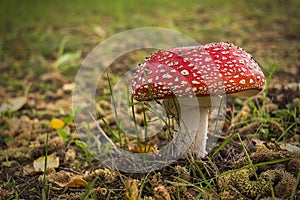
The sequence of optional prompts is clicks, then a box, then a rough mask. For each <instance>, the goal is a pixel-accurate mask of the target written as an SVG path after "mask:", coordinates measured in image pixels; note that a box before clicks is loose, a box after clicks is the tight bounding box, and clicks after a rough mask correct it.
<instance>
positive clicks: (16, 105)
mask: <svg viewBox="0 0 300 200" xmlns="http://www.w3.org/2000/svg"><path fill="white" fill-rule="evenodd" d="M26 102H27V97H26V96H22V97H16V98H11V99H7V100H6V101H4V102H3V103H2V104H1V105H0V113H1V112H5V111H7V110H10V111H18V110H19V109H21V108H22V107H23V106H24V105H25V104H26Z"/></svg>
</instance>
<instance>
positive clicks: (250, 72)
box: [131, 42, 265, 100]
mask: <svg viewBox="0 0 300 200" xmlns="http://www.w3.org/2000/svg"><path fill="white" fill-rule="evenodd" d="M264 85H265V77H264V74H263V72H262V71H261V68H260V66H259V65H258V63H257V62H256V61H255V60H254V59H253V58H252V56H251V55H250V54H249V53H247V52H246V51H244V50H243V49H242V48H240V47H237V46H235V45H233V44H231V43H226V42H218V43H210V44H206V45H203V46H188V47H178V48H174V49H169V50H160V51H158V52H157V53H155V54H153V55H151V56H150V57H149V58H146V59H145V62H144V63H143V64H140V65H139V67H138V69H137V71H136V73H135V75H134V78H133V80H132V85H131V93H132V95H133V97H134V98H135V99H136V100H153V99H165V98H170V97H194V96H197V97H201V96H209V95H220V94H234V93H236V94H240V95H242V96H252V95H254V94H257V93H258V92H260V91H261V90H262V89H263V87H264Z"/></svg>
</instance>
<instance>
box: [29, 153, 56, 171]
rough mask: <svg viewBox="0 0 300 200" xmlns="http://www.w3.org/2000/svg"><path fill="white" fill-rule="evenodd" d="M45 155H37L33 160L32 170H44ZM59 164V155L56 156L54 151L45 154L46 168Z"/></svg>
mask: <svg viewBox="0 0 300 200" xmlns="http://www.w3.org/2000/svg"><path fill="white" fill-rule="evenodd" d="M45 159H46V157H45V156H42V157H39V158H38V159H36V160H34V161H33V167H34V170H35V171H37V172H39V171H42V172H44V169H45ZM58 166H59V157H57V156H56V154H55V153H53V154H50V155H48V156H47V164H46V167H47V168H57V167H58Z"/></svg>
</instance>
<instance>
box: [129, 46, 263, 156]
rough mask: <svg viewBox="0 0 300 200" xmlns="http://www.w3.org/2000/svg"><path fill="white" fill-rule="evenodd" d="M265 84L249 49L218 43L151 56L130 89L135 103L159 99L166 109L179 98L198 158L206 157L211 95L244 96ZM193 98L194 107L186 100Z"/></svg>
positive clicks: (162, 52) (194, 152) (251, 93)
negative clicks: (195, 101) (193, 134)
mask: <svg viewBox="0 0 300 200" xmlns="http://www.w3.org/2000/svg"><path fill="white" fill-rule="evenodd" d="M264 85H265V77H264V74H263V72H262V71H261V68H260V66H259V65H258V63H257V62H256V61H255V60H254V59H253V58H252V56H251V55H250V54H249V53H247V52H246V51H244V50H243V49H242V48H240V47H237V46H235V45H233V44H231V43H227V42H217V43H210V44H206V45H200V46H187V47H178V48H174V49H169V50H160V51H158V52H157V53H155V54H153V55H151V56H150V57H148V58H146V59H145V62H144V63H143V64H140V65H139V67H138V69H137V71H136V73H135V75H134V78H133V80H132V85H131V93H132V96H133V97H134V99H136V100H138V101H141V100H143V101H148V100H149V101H150V100H154V99H164V104H165V105H167V107H172V106H170V105H172V104H174V100H173V98H179V99H180V105H179V106H181V107H182V108H181V113H180V115H181V118H184V119H185V125H186V127H187V129H188V131H190V132H196V135H195V139H194V142H193V144H192V145H191V147H190V150H191V152H192V153H193V154H194V155H196V157H198V158H200V157H204V156H205V155H206V139H207V128H208V115H209V109H210V107H211V105H212V103H211V102H212V101H213V98H216V99H218V98H219V96H220V95H226V94H232V95H235V96H239V97H249V96H252V95H256V94H257V93H259V92H260V91H261V90H262V89H263V87H264ZM195 98H197V100H198V104H197V106H196V107H195V106H194V104H193V103H191V100H195ZM176 106H177V105H175V106H173V108H174V107H176ZM173 111H174V110H173ZM199 115H200V116H199ZM195 116H197V117H195ZM199 117H200V118H199ZM195 119H200V122H199V121H195Z"/></svg>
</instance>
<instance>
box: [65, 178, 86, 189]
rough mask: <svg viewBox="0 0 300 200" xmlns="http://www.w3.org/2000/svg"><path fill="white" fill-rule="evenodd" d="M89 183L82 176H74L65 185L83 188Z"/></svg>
mask: <svg viewBox="0 0 300 200" xmlns="http://www.w3.org/2000/svg"><path fill="white" fill-rule="evenodd" d="M87 185H88V183H87V182H86V181H85V180H83V179H82V178H81V177H80V176H75V177H72V178H71V180H70V181H69V182H68V183H67V184H66V185H65V186H64V187H69V188H83V187H86V186H87Z"/></svg>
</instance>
